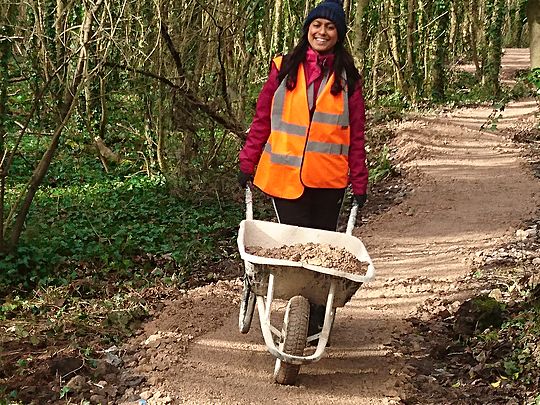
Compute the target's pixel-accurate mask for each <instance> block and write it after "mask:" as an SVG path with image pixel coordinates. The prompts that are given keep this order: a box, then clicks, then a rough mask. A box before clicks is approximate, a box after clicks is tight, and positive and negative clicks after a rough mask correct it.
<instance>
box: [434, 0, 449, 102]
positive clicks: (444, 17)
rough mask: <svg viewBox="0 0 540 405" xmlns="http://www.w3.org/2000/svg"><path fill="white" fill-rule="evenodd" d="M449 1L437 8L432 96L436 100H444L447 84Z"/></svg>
mask: <svg viewBox="0 0 540 405" xmlns="http://www.w3.org/2000/svg"><path fill="white" fill-rule="evenodd" d="M449 11H450V10H449V3H448V1H440V2H439V3H437V5H436V7H435V18H437V23H436V24H435V30H434V36H433V40H434V42H435V55H434V56H435V58H434V60H433V70H432V80H431V95H432V97H433V98H434V99H435V100H442V99H443V98H444V88H445V83H446V59H447V58H446V57H447V51H448V49H447V47H448V38H447V36H448V25H449V22H450V16H449Z"/></svg>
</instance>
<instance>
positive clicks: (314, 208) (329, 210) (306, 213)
mask: <svg viewBox="0 0 540 405" xmlns="http://www.w3.org/2000/svg"><path fill="white" fill-rule="evenodd" d="M344 195H345V189H344V188H339V189H335V188H308V187H306V188H305V189H304V193H303V194H302V196H301V197H300V198H297V199H296V200H286V199H283V198H274V199H273V200H274V208H275V210H276V215H277V218H278V221H279V222H280V223H282V224H287V225H296V226H302V227H306V228H315V229H325V230H327V231H335V230H336V228H337V222H338V217H339V212H340V210H341V206H342V204H343V196H344Z"/></svg>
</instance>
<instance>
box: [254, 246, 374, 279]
mask: <svg viewBox="0 0 540 405" xmlns="http://www.w3.org/2000/svg"><path fill="white" fill-rule="evenodd" d="M246 252H247V253H249V254H252V255H255V256H261V257H265V258H269V259H282V260H291V261H293V262H303V263H306V264H311V265H313V266H320V267H326V268H328V269H335V270H340V271H344V272H346V273H352V274H365V273H366V271H367V267H368V263H365V262H361V261H360V260H358V259H357V258H356V257H354V255H353V254H352V253H351V252H348V251H347V250H346V249H343V248H338V247H336V246H331V245H329V244H326V243H322V244H319V243H306V244H300V243H299V244H295V245H290V246H280V247H278V248H272V249H270V248H262V247H260V246H246Z"/></svg>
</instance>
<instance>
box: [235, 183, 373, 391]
mask: <svg viewBox="0 0 540 405" xmlns="http://www.w3.org/2000/svg"><path fill="white" fill-rule="evenodd" d="M357 213H358V204H357V203H356V202H354V203H353V206H352V208H351V212H350V214H349V220H348V222H347V228H346V231H345V233H341V232H332V231H325V230H319V229H312V228H304V227H299V226H293V225H286V224H280V223H274V222H268V221H260V220H254V219H253V200H252V193H251V190H250V189H249V187H247V188H246V219H245V220H243V221H242V222H240V229H239V232H238V239H237V242H238V249H239V251H240V256H241V258H242V259H243V260H244V267H245V272H244V278H243V292H242V299H241V302H240V313H239V322H238V325H239V329H240V332H241V333H248V332H249V329H250V326H251V320H252V318H253V312H254V309H255V303H256V304H257V309H258V313H259V319H260V327H261V331H262V335H263V337H264V342H265V344H266V347H267V349H268V351H269V352H270V353H271V354H272V355H273V356H274V357H275V358H276V363H275V368H274V380H275V381H276V382H277V383H279V384H287V385H292V384H294V383H295V382H296V378H297V376H298V372H299V370H300V366H301V365H305V364H309V363H313V362H316V361H318V360H320V359H321V357H322V356H323V354H324V351H325V348H326V346H327V343H328V340H329V338H330V332H331V329H332V325H333V322H334V316H335V313H336V308H338V307H343V306H344V305H345V304H346V303H347V302H348V301H349V300H350V299H351V298H352V296H353V295H354V294H355V293H356V291H357V290H358V289H359V288H360V287H361V286H362V284H363V283H366V282H368V281H370V280H371V279H372V278H373V277H374V275H375V268H374V266H373V263H372V261H371V258H370V257H369V254H368V252H367V250H366V248H365V246H364V244H363V243H362V241H361V240H360V239H358V238H356V237H354V236H352V230H353V228H354V224H355V222H356V216H357ZM306 243H316V244H328V245H330V246H333V247H336V248H343V249H345V250H346V251H348V252H349V253H351V254H352V255H353V256H354V257H355V258H356V259H358V260H360V261H361V262H365V263H367V271H366V273H365V274H363V275H359V274H353V273H348V272H345V271H342V270H341V269H339V268H327V267H322V266H315V265H312V264H308V263H305V262H301V261H292V260H283V259H275V258H269V257H263V256H257V255H253V254H250V253H247V252H246V247H249V246H260V247H262V248H269V249H272V248H279V247H281V246H284V245H288V246H292V245H296V244H306ZM274 299H280V300H285V301H288V303H287V307H286V309H285V314H284V317H283V323H282V325H283V326H282V328H281V330H279V329H277V328H276V327H274V326H273V325H272V322H271V318H272V317H271V315H272V302H273V300H274ZM310 304H316V305H325V306H326V310H325V314H324V323H323V326H322V330H321V331H320V332H317V333H315V334H312V335H311V336H308V326H309V316H310ZM317 340H318V342H317V343H316V349H315V351H314V352H313V353H312V354H307V355H304V349H305V348H306V346H307V345H308V344H309V343H310V342H315V341H317Z"/></svg>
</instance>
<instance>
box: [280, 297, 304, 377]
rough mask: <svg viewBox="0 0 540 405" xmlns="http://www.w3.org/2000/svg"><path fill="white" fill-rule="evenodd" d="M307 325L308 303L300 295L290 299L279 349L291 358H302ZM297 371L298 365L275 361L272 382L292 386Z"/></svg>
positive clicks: (298, 369)
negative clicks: (291, 356)
mask: <svg viewBox="0 0 540 405" xmlns="http://www.w3.org/2000/svg"><path fill="white" fill-rule="evenodd" d="M308 325H309V301H308V300H307V299H306V298H304V297H302V296H301V295H297V296H295V297H292V298H291V299H290V300H289V303H288V304H287V309H286V310H285V317H284V319H283V328H282V330H281V335H282V338H281V343H280V344H279V349H280V350H281V351H282V352H284V353H287V354H291V355H293V356H302V355H303V354H304V349H305V347H306V339H307V331H308ZM299 371H300V365H297V364H289V363H286V362H284V361H281V360H279V359H277V360H276V366H275V368H274V380H275V381H276V382H277V383H278V384H284V385H293V384H294V383H295V382H296V377H297V376H298V372H299Z"/></svg>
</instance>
